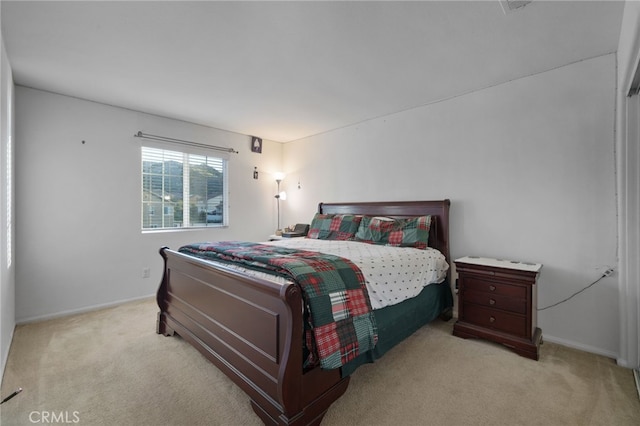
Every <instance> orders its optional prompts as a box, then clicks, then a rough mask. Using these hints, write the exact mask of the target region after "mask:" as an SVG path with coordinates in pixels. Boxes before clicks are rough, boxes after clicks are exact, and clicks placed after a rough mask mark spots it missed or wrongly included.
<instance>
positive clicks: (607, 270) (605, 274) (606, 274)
mask: <svg viewBox="0 0 640 426" xmlns="http://www.w3.org/2000/svg"><path fill="white" fill-rule="evenodd" d="M611 274H613V268H611V267H608V268H607V269H606V270H605V271H604V272H603V273H602V275H603V276H605V277H608V276H610V275H611Z"/></svg>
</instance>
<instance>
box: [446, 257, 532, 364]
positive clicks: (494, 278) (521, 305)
mask: <svg viewBox="0 0 640 426" xmlns="http://www.w3.org/2000/svg"><path fill="white" fill-rule="evenodd" d="M455 264H456V271H457V273H458V321H457V322H456V323H455V324H454V326H453V334H454V335H455V336H459V337H463V338H471V337H473V338H481V339H487V340H491V341H494V342H497V343H501V344H503V345H505V346H507V347H509V348H510V349H511V350H513V351H514V352H516V353H517V354H519V355H522V356H524V357H527V358H531V359H535V360H538V358H539V350H540V343H541V342H542V331H541V330H540V329H539V328H538V327H537V287H536V282H537V279H538V275H539V274H540V269H542V265H541V264H539V263H524V262H515V261H509V260H501V259H489V258H484V257H471V256H467V257H462V258H460V259H456V260H455Z"/></svg>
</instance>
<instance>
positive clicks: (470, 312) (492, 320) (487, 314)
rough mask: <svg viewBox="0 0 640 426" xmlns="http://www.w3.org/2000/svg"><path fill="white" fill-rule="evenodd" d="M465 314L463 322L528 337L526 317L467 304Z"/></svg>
mask: <svg viewBox="0 0 640 426" xmlns="http://www.w3.org/2000/svg"><path fill="white" fill-rule="evenodd" d="M463 312H464V314H463V315H464V318H463V320H464V321H467V322H469V323H471V324H476V325H479V326H481V327H486V328H490V329H493V330H498V331H503V332H505V333H510V334H513V335H516V336H519V337H527V334H528V333H527V320H526V317H523V316H520V315H515V314H510V313H507V312H502V311H498V310H494V309H490V308H485V307H482V306H478V305H474V304H467V303H465V304H464V309H463Z"/></svg>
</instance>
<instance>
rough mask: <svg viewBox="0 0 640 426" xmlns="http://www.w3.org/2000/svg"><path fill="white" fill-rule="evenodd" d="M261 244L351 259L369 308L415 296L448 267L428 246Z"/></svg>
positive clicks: (316, 242)
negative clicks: (362, 279) (364, 287)
mask: <svg viewBox="0 0 640 426" xmlns="http://www.w3.org/2000/svg"><path fill="white" fill-rule="evenodd" d="M265 244H273V245H277V246H283V247H290V248H298V249H303V250H311V251H318V252H322V253H328V254H333V255H336V256H340V257H344V258H347V259H349V260H351V261H352V262H353V263H355V264H356V265H358V267H359V268H360V270H361V271H362V273H363V274H364V277H365V279H366V282H367V289H368V291H369V298H370V299H371V306H372V308H373V309H380V308H383V307H385V306H390V305H395V304H396V303H400V302H402V301H403V300H406V299H409V298H412V297H415V296H417V295H418V293H420V291H422V289H423V288H424V287H425V286H427V285H429V284H433V283H441V282H442V281H444V279H445V277H446V276H447V270H448V269H449V265H448V264H447V262H446V260H445V258H444V255H443V254H442V253H440V252H439V251H438V250H435V249H432V248H427V249H426V250H418V249H415V248H409V247H387V246H381V245H374V244H366V243H359V242H355V241H333V240H315V239H310V238H292V239H283V240H280V241H271V242H268V243H265ZM273 278H274V277H273V276H271V278H269V279H271V280H273Z"/></svg>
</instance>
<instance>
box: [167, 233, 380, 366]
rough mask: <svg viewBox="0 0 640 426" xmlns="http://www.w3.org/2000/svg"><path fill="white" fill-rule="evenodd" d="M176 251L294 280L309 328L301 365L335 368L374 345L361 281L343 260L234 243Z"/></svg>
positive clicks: (373, 329) (374, 331)
mask: <svg viewBox="0 0 640 426" xmlns="http://www.w3.org/2000/svg"><path fill="white" fill-rule="evenodd" d="M179 251H180V252H181V253H186V254H190V255H193V256H196V257H201V258H205V259H212V260H216V261H219V262H223V263H235V264H242V265H243V266H245V267H249V268H253V269H262V270H268V271H271V272H272V273H275V274H278V275H282V276H286V277H290V278H292V279H293V280H295V282H296V283H297V284H298V285H299V286H300V287H301V288H302V293H303V296H304V300H305V303H306V304H307V307H308V313H309V316H308V322H309V324H308V325H309V327H305V328H307V335H306V340H307V345H308V347H309V349H310V358H309V359H307V362H306V364H311V365H313V364H315V363H316V361H319V363H320V366H321V367H322V368H325V369H333V368H339V367H341V366H342V365H344V364H345V363H347V362H348V361H350V360H352V359H354V358H355V357H357V356H358V355H360V354H362V353H365V352H367V351H369V350H371V349H373V348H374V346H375V345H376V342H377V340H378V335H377V328H376V323H375V319H374V316H373V312H372V309H371V303H370V301H369V296H368V293H367V287H366V285H365V278H364V276H363V274H362V272H361V271H360V269H359V268H358V267H357V266H356V265H355V264H354V263H353V262H351V261H350V260H348V259H344V258H342V257H339V256H335V255H331V254H325V253H318V252H313V251H306V250H297V249H293V248H287V247H278V246H272V245H266V244H259V243H250V242H239V241H220V242H216V243H196V244H190V245H186V246H183V247H181V248H180V249H179ZM316 357H317V359H315V358H316Z"/></svg>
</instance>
